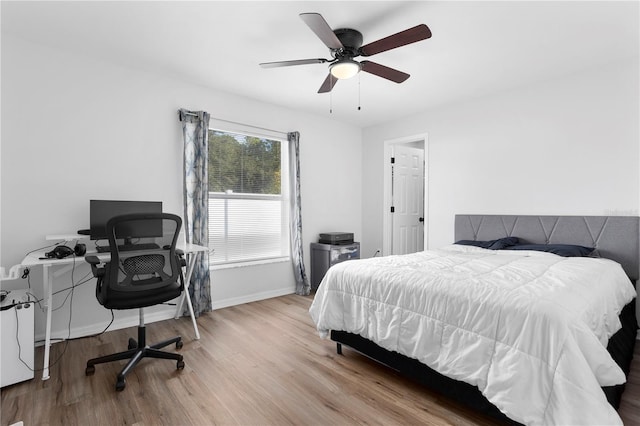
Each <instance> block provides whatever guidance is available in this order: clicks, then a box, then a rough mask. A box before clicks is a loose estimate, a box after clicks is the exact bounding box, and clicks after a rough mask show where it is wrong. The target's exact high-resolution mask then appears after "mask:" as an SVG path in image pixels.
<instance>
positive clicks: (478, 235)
mask: <svg viewBox="0 0 640 426" xmlns="http://www.w3.org/2000/svg"><path fill="white" fill-rule="evenodd" d="M639 220H640V218H639V217H635V216H515V215H506V216H505V215H456V218H455V241H458V240H480V241H483V240H495V239H498V238H503V237H518V238H520V240H521V242H523V243H532V244H577V245H581V246H586V247H595V248H596V252H594V253H597V254H598V255H599V256H600V257H604V258H607V259H612V260H615V261H616V262H618V263H620V264H621V265H622V267H623V269H624V270H625V272H626V273H627V275H628V276H629V278H630V279H631V280H633V281H636V280H638V278H639V276H640V271H639V269H640V267H639V263H640V246H639V237H640V228H639Z"/></svg>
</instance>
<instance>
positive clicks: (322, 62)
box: [260, 58, 329, 68]
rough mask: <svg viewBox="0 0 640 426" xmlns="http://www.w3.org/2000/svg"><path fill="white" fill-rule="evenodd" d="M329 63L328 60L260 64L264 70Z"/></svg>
mask: <svg viewBox="0 0 640 426" xmlns="http://www.w3.org/2000/svg"><path fill="white" fill-rule="evenodd" d="M325 62H329V60H328V59H323V58H317V59H297V60H295V61H279V62H263V63H261V64H260V66H261V67H262V68H277V67H290V66H292V65H308V64H324V63H325Z"/></svg>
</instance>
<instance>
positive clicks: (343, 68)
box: [329, 59, 361, 80]
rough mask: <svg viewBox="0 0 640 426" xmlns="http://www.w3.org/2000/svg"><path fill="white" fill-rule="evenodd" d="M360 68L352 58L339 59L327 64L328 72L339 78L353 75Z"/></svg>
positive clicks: (343, 78)
mask: <svg viewBox="0 0 640 426" xmlns="http://www.w3.org/2000/svg"><path fill="white" fill-rule="evenodd" d="M360 69H361V67H360V63H358V62H356V61H354V60H353V59H340V60H339V61H338V62H334V63H333V64H331V65H329V72H331V75H333V76H334V77H335V78H337V79H339V80H345V79H347V78H351V77H353V76H354V75H356V74H358V73H359V72H360Z"/></svg>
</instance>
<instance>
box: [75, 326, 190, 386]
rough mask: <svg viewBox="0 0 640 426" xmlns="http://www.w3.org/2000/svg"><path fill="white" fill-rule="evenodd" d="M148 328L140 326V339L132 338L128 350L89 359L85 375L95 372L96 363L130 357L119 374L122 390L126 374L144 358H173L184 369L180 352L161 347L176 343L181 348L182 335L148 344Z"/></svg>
mask: <svg viewBox="0 0 640 426" xmlns="http://www.w3.org/2000/svg"><path fill="white" fill-rule="evenodd" d="M145 335H146V330H145V327H144V326H139V327H138V340H137V341H136V340H135V339H132V338H130V339H129V344H128V350H126V351H123V352H118V353H115V354H111V355H105V356H101V357H98V358H93V359H90V360H89V361H87V368H86V369H85V375H87V376H90V375H92V374H93V373H95V371H96V368H95V365H96V364H104V363H106V362H112V361H120V360H123V359H129V362H128V363H127V365H125V366H124V368H123V369H122V371H120V373H119V374H118V377H117V381H116V390H117V391H122V390H124V388H125V386H126V383H127V382H126V379H125V376H126V375H127V374H128V373H129V372H130V371H131V370H132V369H133V367H135V366H136V365H137V364H138V363H139V362H140V360H142V358H160V359H172V360H175V361H177V363H176V368H177V369H178V370H182V369H183V368H184V361H183V360H182V359H183V357H182V355H180V354H176V353H171V352H165V351H161V350H160V348H164V347H165V346H169V345H171V344H173V343H175V344H176V349H180V348H182V346H183V343H182V337H180V336H177V337H173V338H171V339H167V340H163V341H162V342H159V343H156V344H153V345H149V346H147V345H146V337H145Z"/></svg>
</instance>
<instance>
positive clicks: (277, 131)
mask: <svg viewBox="0 0 640 426" xmlns="http://www.w3.org/2000/svg"><path fill="white" fill-rule="evenodd" d="M211 118H212V119H213V120H217V121H223V122H225V123H231V124H237V125H239V126H245V127H251V128H253V129H259V130H266V131H267V132H274V133H280V134H282V135H285V136H286V135H288V134H289V132H283V131H281V130H273V129H267V128H266V127H259V126H252V125H250V124H245V123H238V122H237V121H231V120H224V119H222V118H216V117H211Z"/></svg>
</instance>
